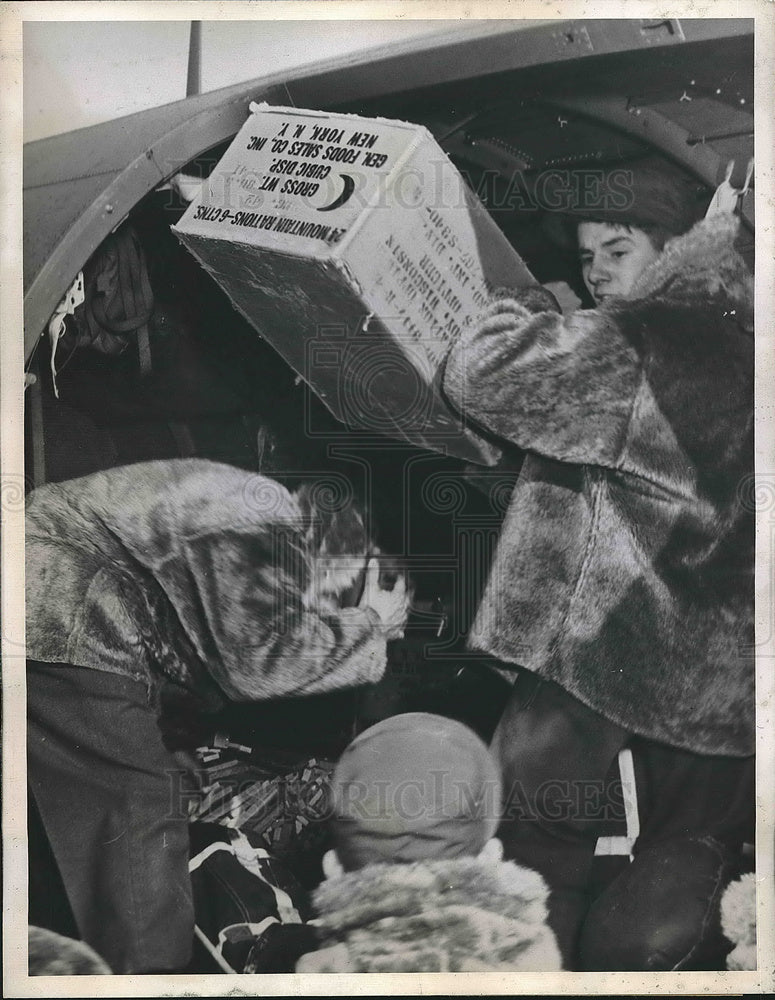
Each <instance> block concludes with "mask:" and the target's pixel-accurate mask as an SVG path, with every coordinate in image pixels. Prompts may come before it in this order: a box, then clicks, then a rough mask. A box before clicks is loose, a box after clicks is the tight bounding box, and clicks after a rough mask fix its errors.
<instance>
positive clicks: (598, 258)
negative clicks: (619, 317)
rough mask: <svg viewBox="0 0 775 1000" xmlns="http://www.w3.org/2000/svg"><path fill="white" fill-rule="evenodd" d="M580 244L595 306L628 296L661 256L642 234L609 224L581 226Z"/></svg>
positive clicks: (584, 273)
mask: <svg viewBox="0 0 775 1000" xmlns="http://www.w3.org/2000/svg"><path fill="white" fill-rule="evenodd" d="M578 241H579V258H580V260H581V275H582V277H583V278H584V284H585V285H586V286H587V288H588V289H589V293H590V295H591V296H592V298H593V299H594V300H595V305H600V303H601V302H604V301H605V300H606V299H609V298H612V297H613V296H622V295H628V294H629V292H630V291H631V290H632V287H633V285H634V284H635V282H636V281H637V280H638V278H639V277H640V276H641V274H642V273H643V272H644V271H645V270H646V268H647V267H648V266H649V264H650V263H651V262H652V261H653V260H656V258H657V257H658V256H659V251H658V250H655V249H654V247H653V245H652V243H651V240H650V239H649V238H648V236H647V235H646V234H645V233H644V232H643V231H642V230H640V229H635V228H632V229H627V228H625V227H624V226H617V225H613V224H611V223H608V222H582V223H580V224H579V229H578Z"/></svg>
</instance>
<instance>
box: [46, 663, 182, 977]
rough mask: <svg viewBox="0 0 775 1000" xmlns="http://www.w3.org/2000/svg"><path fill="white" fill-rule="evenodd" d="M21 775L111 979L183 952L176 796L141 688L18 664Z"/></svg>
mask: <svg viewBox="0 0 775 1000" xmlns="http://www.w3.org/2000/svg"><path fill="white" fill-rule="evenodd" d="M27 705H28V743H27V753H28V757H27V760H28V780H29V785H30V788H31V791H32V794H33V796H34V799H35V803H36V805H37V808H38V811H39V814H40V817H41V820H42V823H43V826H44V828H45V832H46V834H47V837H48V841H49V843H50V845H51V849H52V851H53V854H54V858H55V860H56V863H57V866H58V868H59V871H60V873H61V877H62V881H63V883H64V887H65V890H66V892H67V896H68V900H69V903H70V907H71V909H72V913H73V916H74V918H75V923H76V925H77V928H78V931H79V933H80V936H81V937H82V939H83V940H84V941H86V942H87V944H90V945H91V946H92V947H93V948H94V949H95V951H97V952H98V953H99V954H100V955H101V956H102V957H103V958H104V959H105V961H106V962H107V963H108V965H109V966H110V968H111V969H112V971H113V972H115V973H138V972H175V971H183V970H184V969H185V967H186V966H187V964H188V962H189V960H190V958H191V952H192V943H193V936H194V909H193V903H192V893H191V882H190V878H189V874H188V856H189V840H188V823H187V801H186V795H187V794H188V790H189V789H190V784H188V779H187V777H186V768H185V767H184V766H183V764H182V758H181V757H180V756H179V755H176V754H173V753H170V752H169V751H168V750H167V749H166V748H165V747H164V745H163V743H162V739H161V733H160V731H159V728H158V725H157V722H156V713H155V711H154V709H153V708H152V707H151V705H150V704H149V702H148V697H147V692H146V687H145V685H144V684H142V683H140V682H138V681H134V680H131V679H129V678H125V677H121V676H118V675H116V674H109V673H103V672H101V671H99V670H91V669H87V668H84V667H73V666H69V665H65V664H44V663H38V662H28V665H27Z"/></svg>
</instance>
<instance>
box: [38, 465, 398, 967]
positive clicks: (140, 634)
mask: <svg viewBox="0 0 775 1000" xmlns="http://www.w3.org/2000/svg"><path fill="white" fill-rule="evenodd" d="M25 536H26V537H25V542H26V614H27V631H26V639H27V656H28V660H27V712H28V729H27V760H28V781H29V786H30V789H31V792H32V800H33V803H34V805H35V806H36V809H33V810H31V816H32V817H33V819H34V818H36V817H37V816H38V815H39V817H40V822H41V823H42V826H43V828H44V829H45V833H46V835H47V839H48V842H49V843H50V846H51V851H52V852H53V855H54V858H55V860H56V866H57V868H58V874H59V875H61V879H62V883H63V885H64V889H65V891H66V894H67V898H68V901H69V904H70V907H71V910H72V915H73V918H74V921H75V925H76V928H77V933H78V934H79V935H80V936H81V937H82V938H83V940H84V941H85V942H86V943H88V944H89V945H90V946H91V947H92V948H94V949H95V951H96V952H97V953H98V954H99V955H100V956H101V957H102V958H103V959H104V960H105V961H106V962H107V963H108V965H109V966H110V967H111V969H112V970H113V971H114V972H115V973H116V974H127V973H146V972H160V973H161V972H182V971H185V969H186V967H187V965H188V963H189V961H190V959H191V955H192V946H193V942H194V901H193V895H192V888H191V881H190V877H189V872H188V857H189V839H188V809H187V806H188V802H189V799H190V798H191V797H192V796H193V795H194V794H195V793H196V788H195V787H191V785H195V784H196V762H195V761H194V759H193V757H192V756H191V754H190V753H187V752H185V751H186V750H187V749H188V750H190V749H191V748H193V747H195V746H196V745H197V742H196V736H197V720H196V716H197V715H199V714H204V715H208V714H210V713H214V712H216V711H218V710H220V709H221V708H223V707H224V705H225V704H226V703H227V701H267V700H270V699H273V698H280V697H289V698H290V697H294V696H302V695H310V694H322V693H326V692H329V691H335V690H341V689H343V688H348V687H355V686H358V685H360V684H364V683H370V682H374V681H376V680H378V679H379V678H380V677H381V676H382V673H383V671H384V669H385V664H386V656H387V652H386V642H387V639H388V638H389V637H390V636H391V634H393V630H396V629H397V630H399V631H400V628H401V627H402V622H403V618H404V616H405V611H406V607H405V604H406V593H405V586H404V583H403V579H402V578H401V579H399V581H398V583H397V585H396V587H394V589H393V591H386V590H383V589H382V588H381V587H380V586H379V582H378V573H379V565H378V562H377V560H371V561H370V562H369V564H368V568H367V569H366V572H365V585H364V590H363V595H362V597H361V600H360V603H359V605H358V606H357V607H349V606H342V605H343V603H344V597H345V592H346V591H347V588H350V587H352V585H353V582H354V580H355V578H356V577H357V576H358V574H359V570H360V569H361V568H365V567H366V559H367V553H369V552H370V551H371V543H370V540H369V538H368V535H367V531H366V527H365V523H364V519H363V516H362V515H361V513H359V511H358V509H357V507H356V505H355V504H351V503H345V504H343V505H342V507H341V509H339V508H337V509H331V506H330V505H324V504H322V503H319V502H318V501H317V499H316V491H315V490H314V489H312V488H311V487H308V486H307V485H304V486H302V487H301V488H300V489H299V490H297V491H296V492H295V493H294V494H291V493H290V492H289V491H288V490H287V489H285V487H284V486H282V485H281V484H280V483H279V482H276V481H274V480H271V479H268V478H267V477H265V476H260V475H257V474H255V473H253V472H249V471H247V470H244V469H238V468H235V467H233V466H229V465H224V464H221V463H218V462H209V461H205V460H203V459H177V460H170V461H161V462H143V463H138V464H135V465H130V466H125V467H122V468H115V469H108V470H105V471H103V472H97V473H94V474H93V475H90V476H85V477H83V478H82V479H76V480H70V481H68V482H62V483H50V484H48V485H46V486H42V487H41V488H40V489H37V490H35V491H34V492H33V493H32V494H31V495H30V497H29V500H28V503H27V510H26V532H25ZM205 732H206V731H205ZM192 733H193V738H194V742H190V740H191V737H192ZM203 735H204V732H202V733H200V738H201V736H203ZM192 772H193V773H192ZM33 874H34V873H33Z"/></svg>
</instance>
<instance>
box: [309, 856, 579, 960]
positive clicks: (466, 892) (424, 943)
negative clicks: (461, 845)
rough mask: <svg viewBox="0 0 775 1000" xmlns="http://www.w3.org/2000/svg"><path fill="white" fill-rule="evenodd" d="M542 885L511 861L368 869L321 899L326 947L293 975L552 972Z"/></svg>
mask: <svg viewBox="0 0 775 1000" xmlns="http://www.w3.org/2000/svg"><path fill="white" fill-rule="evenodd" d="M547 896H548V890H547V888H546V885H545V883H544V881H543V879H542V878H541V876H540V875H539V874H538V873H537V872H533V871H529V870H528V869H526V868H519V867H518V866H517V865H515V864H514V863H513V862H510V861H492V860H487V861H485V860H484V859H481V858H473V857H465V858H454V859H451V860H448V859H443V860H432V861H416V862H413V863H412V864H396V865H391V864H372V865H367V866H366V867H365V868H361V869H359V870H357V871H353V872H347V873H345V874H343V875H340V876H338V877H337V878H331V879H327V880H326V881H325V882H323V883H322V884H321V885H320V886H319V887H318V889H317V890H316V892H315V895H314V900H313V902H314V906H315V911H316V913H317V918H316V919H315V920H314V921H313V923H314V925H315V927H316V928H317V931H318V935H319V938H320V940H321V949H320V950H319V951H316V952H312V953H310V954H308V955H305V956H303V957H302V958H301V960H300V961H299V962H298V963H297V965H296V971H297V972H310V973H316V972H505V971H509V972H513V971H517V970H520V969H521V970H523V971H530V972H548V971H552V970H556V969H560V968H561V967H562V966H561V960H560V953H559V950H558V948H557V942H556V940H555V937H554V933H553V931H552V930H551V929H550V928H549V926H548V925H547Z"/></svg>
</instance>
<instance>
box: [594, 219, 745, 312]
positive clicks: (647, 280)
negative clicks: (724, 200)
mask: <svg viewBox="0 0 775 1000" xmlns="http://www.w3.org/2000/svg"><path fill="white" fill-rule="evenodd" d="M739 230H740V222H739V220H738V219H737V217H736V216H734V215H730V214H728V213H721V214H718V215H712V216H710V217H709V218H707V219H703V220H702V221H700V222H698V223H697V224H696V225H695V226H693V227H692V229H690V230H689V232H688V233H684V234H683V235H682V236H676V237H675V238H674V239H672V240H669V241H668V242H667V243H666V244H665V248H664V250H663V251H662V253H661V254H660V255H659V257H657V259H656V260H655V261H654V262H653V263H652V264H651V266H650V267H647V268H646V270H645V271H644V272H643V274H642V275H641V276H640V278H639V279H638V281H637V282H636V284H635V286H634V288H633V289H632V291H631V292H630V295H629V296H628V297H627V301H629V302H633V301H637V300H638V299H645V298H648V296H650V295H655V294H659V295H661V296H663V297H664V298H666V299H673V300H677V301H679V302H686V301H687V300H689V299H694V298H696V297H698V296H706V297H707V298H708V299H719V298H721V299H726V300H727V301H728V302H729V303H730V304H731V305H733V306H735V307H739V308H740V309H741V314H740V315H739V316H738V322H740V323H741V325H743V326H744V328H745V329H753V290H754V289H753V275H752V274H751V272H750V271H749V270H748V268H747V267H746V266H745V262H744V261H743V259H742V258H741V257H740V254H739V253H738V252H737V250H736V249H735V240H736V238H737V235H738V233H739ZM610 301H611V303H612V304H615V302H616V300H615V299H612V300H610Z"/></svg>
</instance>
